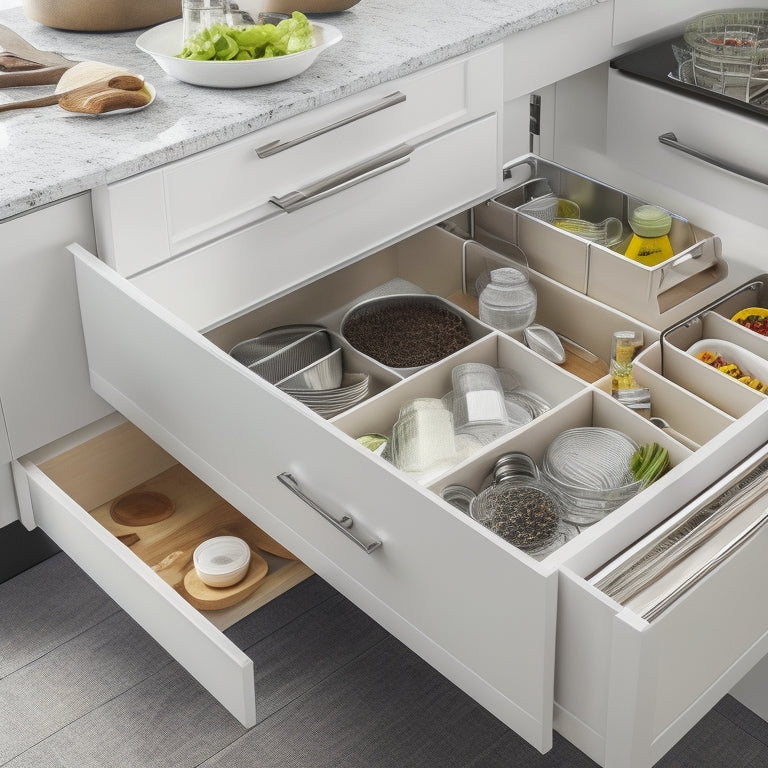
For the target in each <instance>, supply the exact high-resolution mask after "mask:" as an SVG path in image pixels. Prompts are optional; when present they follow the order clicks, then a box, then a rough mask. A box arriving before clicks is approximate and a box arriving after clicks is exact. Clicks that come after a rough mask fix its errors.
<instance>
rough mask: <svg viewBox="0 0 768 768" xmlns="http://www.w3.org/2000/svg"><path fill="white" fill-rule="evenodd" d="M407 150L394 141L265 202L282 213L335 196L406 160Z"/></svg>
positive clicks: (408, 145) (410, 147)
mask: <svg viewBox="0 0 768 768" xmlns="http://www.w3.org/2000/svg"><path fill="white" fill-rule="evenodd" d="M411 152H413V147H412V146H411V145H410V144H398V145H397V146H396V147H393V148H392V149H388V150H386V151H385V152H381V153H380V154H378V155H375V156H374V157H371V158H368V159H367V160H363V161H362V162H360V163H356V164H355V165H352V166H350V167H349V168H344V169H342V170H340V171H337V172H336V173H332V174H331V175H330V176H326V177H325V178H324V179H321V180H320V181H316V182H314V183H312V184H308V185H307V186H306V187H302V188H301V189H297V190H294V191H293V192H288V193H287V194H285V195H281V196H280V197H270V198H269V201H270V202H271V203H274V204H275V205H276V206H277V207H278V208H282V209H283V210H284V211H285V212H286V213H291V212H292V211H297V210H298V209H299V208H303V207H304V206H305V205H310V204H311V203H316V202H317V201H318V200H322V199H323V198H325V197H330V196H331V195H335V194H336V193H338V192H341V191H342V190H344V189H348V188H349V187H352V186H354V185H355V184H359V183H360V182H362V181H366V180H367V179H370V178H372V177H373V176H378V175H379V174H381V173H385V172H386V171H389V170H392V168H396V167H397V166H398V165H402V164H403V163H407V162H408V159H409V158H408V155H410V154H411Z"/></svg>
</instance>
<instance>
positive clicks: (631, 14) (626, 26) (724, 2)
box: [613, 0, 761, 45]
mask: <svg viewBox="0 0 768 768" xmlns="http://www.w3.org/2000/svg"><path fill="white" fill-rule="evenodd" d="M747 7H761V3H745V2H743V0H714V2H713V0H709V2H707V3H702V2H701V0H675V2H674V3H670V2H669V1H668V0H642V2H638V0H614V11H613V43H614V45H620V44H621V43H626V42H629V41H632V40H638V39H639V38H643V37H647V36H650V35H654V36H657V37H658V36H659V35H660V34H666V35H667V36H671V35H673V34H676V33H677V31H682V29H683V28H684V27H685V24H684V22H686V21H687V20H688V19H692V18H694V17H695V16H698V15H700V14H702V13H706V12H707V11H715V10H720V9H726V8H747Z"/></svg>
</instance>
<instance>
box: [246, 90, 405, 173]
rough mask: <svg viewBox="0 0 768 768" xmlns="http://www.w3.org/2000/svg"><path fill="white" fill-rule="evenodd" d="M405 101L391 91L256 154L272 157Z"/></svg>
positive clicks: (274, 142)
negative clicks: (365, 104)
mask: <svg viewBox="0 0 768 768" xmlns="http://www.w3.org/2000/svg"><path fill="white" fill-rule="evenodd" d="M403 101H405V94H404V93H402V92H401V91H395V92H394V93H390V94H389V95H388V96H384V97H383V98H381V99H380V100H379V101H378V102H376V104H372V105H371V106H370V107H366V108H365V109H361V110H360V111H359V112H355V114H353V115H350V116H349V117H345V118H342V119H341V120H337V121H336V122H335V123H330V124H329V125H324V126H323V127H322V128H318V129H317V130H315V131H310V132H309V133H305V134H304V135H303V136H299V137H298V138H295V139H288V140H286V141H281V140H280V139H277V140H275V141H271V142H270V143H269V144H265V145H264V146H262V147H259V148H258V149H257V150H256V154H257V155H258V156H259V157H261V158H264V157H270V155H276V154H277V153H278V152H283V151H284V150H286V149H290V148H291V147H295V146H296V145H297V144H303V143H304V142H305V141H309V140H310V139H314V138H316V137H317V136H322V134H324V133H329V132H330V131H335V130H336V129H337V128H341V126H343V125H349V123H354V122H355V121H356V120H360V119H362V118H364V117H368V115H372V114H374V113H376V112H381V110H382V109H387V108H389V107H393V106H394V105H395V104H400V103H401V102H403Z"/></svg>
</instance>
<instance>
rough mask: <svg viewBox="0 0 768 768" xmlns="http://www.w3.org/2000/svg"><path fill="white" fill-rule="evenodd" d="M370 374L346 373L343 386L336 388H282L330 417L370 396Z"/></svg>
mask: <svg viewBox="0 0 768 768" xmlns="http://www.w3.org/2000/svg"><path fill="white" fill-rule="evenodd" d="M369 382H370V376H369V375H368V374H367V373H345V374H344V377H343V378H342V380H341V386H340V387H337V388H335V389H291V388H288V387H283V386H281V387H280V388H281V389H282V390H283V392H285V393H286V394H288V395H291V397H295V398H296V399H297V400H299V401H300V402H302V403H304V405H306V406H307V407H309V408H311V409H312V410H313V411H315V413H317V414H319V415H320V416H323V417H324V418H326V419H330V418H331V417H333V416H336V415H337V414H339V413H341V412H342V411H346V410H347V409H348V408H351V407H352V406H353V405H357V403H359V402H361V401H363V400H365V398H366V397H368V386H369Z"/></svg>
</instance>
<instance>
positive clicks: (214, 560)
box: [192, 536, 251, 587]
mask: <svg viewBox="0 0 768 768" xmlns="http://www.w3.org/2000/svg"><path fill="white" fill-rule="evenodd" d="M192 562H193V563H194V566H195V570H196V571H197V575H198V576H199V577H200V581H202V582H203V584H207V585H208V586H209V587H231V586H232V585H234V584H237V583H238V582H239V581H242V580H243V579H244V578H245V575H246V574H247V573H248V566H249V565H250V563H251V548H250V547H249V546H248V544H247V543H246V542H245V541H243V540H242V539H239V538H238V537H237V536H216V537H214V538H212V539H207V540H206V541H204V542H203V543H202V544H200V545H199V546H198V547H197V548H196V549H195V551H194V554H193V555H192Z"/></svg>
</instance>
